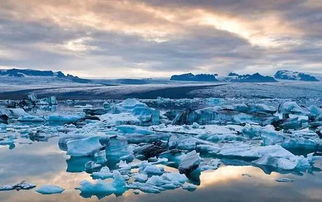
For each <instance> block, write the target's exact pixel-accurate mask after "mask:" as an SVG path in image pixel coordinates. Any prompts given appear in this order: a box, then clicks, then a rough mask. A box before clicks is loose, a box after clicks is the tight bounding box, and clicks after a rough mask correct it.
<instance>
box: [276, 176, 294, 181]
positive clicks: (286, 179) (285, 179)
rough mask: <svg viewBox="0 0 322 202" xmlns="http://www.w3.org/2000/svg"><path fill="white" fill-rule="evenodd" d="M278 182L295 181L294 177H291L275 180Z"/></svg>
mask: <svg viewBox="0 0 322 202" xmlns="http://www.w3.org/2000/svg"><path fill="white" fill-rule="evenodd" d="M275 181H276V182H294V180H293V179H290V178H284V177H283V178H278V179H276V180H275Z"/></svg>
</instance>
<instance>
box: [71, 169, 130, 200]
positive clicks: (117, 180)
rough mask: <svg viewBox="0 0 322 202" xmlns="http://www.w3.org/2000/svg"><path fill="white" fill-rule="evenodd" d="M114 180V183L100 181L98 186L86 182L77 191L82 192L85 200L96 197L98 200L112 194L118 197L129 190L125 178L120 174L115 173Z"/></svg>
mask: <svg viewBox="0 0 322 202" xmlns="http://www.w3.org/2000/svg"><path fill="white" fill-rule="evenodd" d="M113 179H114V180H113V182H105V181H102V180H98V181H97V183H96V184H92V183H91V182H88V181H86V180H84V181H82V182H81V183H80V187H79V188H77V189H79V190H80V191H81V196H83V197H84V198H90V197H92V196H93V195H95V196H97V198H99V199H101V198H103V197H105V196H108V195H110V194H115V195H117V196H119V195H122V194H123V193H124V192H125V191H126V190H127V185H126V182H125V180H124V178H123V177H122V175H121V174H120V172H118V171H114V172H113Z"/></svg>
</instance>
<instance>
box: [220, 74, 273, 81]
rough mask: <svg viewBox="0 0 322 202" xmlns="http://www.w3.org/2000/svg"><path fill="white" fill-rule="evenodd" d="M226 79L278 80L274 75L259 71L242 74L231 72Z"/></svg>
mask: <svg viewBox="0 0 322 202" xmlns="http://www.w3.org/2000/svg"><path fill="white" fill-rule="evenodd" d="M224 80H225V81H230V82H276V80H275V79H274V78H273V77H271V76H263V75H261V74H259V73H255V74H245V75H240V74H236V73H233V72H231V73H229V74H228V76H227V77H226V78H225V79H224Z"/></svg>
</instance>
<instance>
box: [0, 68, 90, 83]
mask: <svg viewBox="0 0 322 202" xmlns="http://www.w3.org/2000/svg"><path fill="white" fill-rule="evenodd" d="M0 76H5V77H16V78H24V77H44V78H50V77H52V78H56V79H60V80H65V81H72V82H77V83H89V82H91V81H90V80H88V79H82V78H79V77H78V76H73V75H70V74H67V75H65V74H64V73H63V72H61V71H58V72H54V71H50V70H33V69H15V68H14V69H1V70H0Z"/></svg>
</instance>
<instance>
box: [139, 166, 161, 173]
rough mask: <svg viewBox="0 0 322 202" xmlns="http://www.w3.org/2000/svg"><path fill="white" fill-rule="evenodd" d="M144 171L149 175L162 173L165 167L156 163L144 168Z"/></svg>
mask: <svg viewBox="0 0 322 202" xmlns="http://www.w3.org/2000/svg"><path fill="white" fill-rule="evenodd" d="M143 172H144V173H146V174H148V175H162V174H163V172H164V169H163V168H162V167H157V166H155V165H148V166H146V167H145V168H144V169H143Z"/></svg>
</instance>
